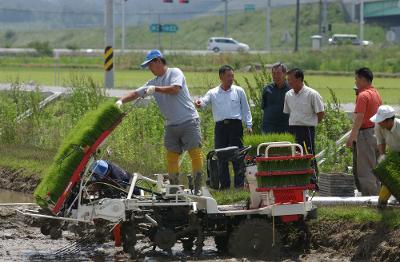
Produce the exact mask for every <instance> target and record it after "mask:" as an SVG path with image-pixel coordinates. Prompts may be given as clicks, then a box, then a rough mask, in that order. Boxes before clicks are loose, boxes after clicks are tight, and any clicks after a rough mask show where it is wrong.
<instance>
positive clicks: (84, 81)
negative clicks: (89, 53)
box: [66, 75, 105, 120]
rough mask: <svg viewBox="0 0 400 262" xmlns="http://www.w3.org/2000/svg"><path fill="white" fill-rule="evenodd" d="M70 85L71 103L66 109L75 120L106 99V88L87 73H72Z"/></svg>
mask: <svg viewBox="0 0 400 262" xmlns="http://www.w3.org/2000/svg"><path fill="white" fill-rule="evenodd" d="M67 85H68V86H70V92H71V95H70V100H69V101H70V103H68V105H67V107H66V110H67V111H68V112H69V114H70V115H71V116H72V119H73V120H78V119H80V118H81V117H82V115H83V114H84V113H85V112H87V111H89V110H93V109H95V108H97V107H98V105H99V104H101V103H102V102H104V101H105V90H104V88H103V87H101V86H100V85H99V84H98V83H96V82H95V81H94V80H93V78H91V77H88V76H86V75H71V76H70V78H69V82H68V83H67Z"/></svg>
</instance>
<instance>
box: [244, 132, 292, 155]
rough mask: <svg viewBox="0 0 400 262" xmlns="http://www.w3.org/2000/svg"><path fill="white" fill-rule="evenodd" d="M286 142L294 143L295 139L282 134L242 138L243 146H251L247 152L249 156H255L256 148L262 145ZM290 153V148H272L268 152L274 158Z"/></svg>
mask: <svg viewBox="0 0 400 262" xmlns="http://www.w3.org/2000/svg"><path fill="white" fill-rule="evenodd" d="M280 141H287V142H290V143H295V142H296V139H295V137H294V136H293V135H292V134H290V133H282V134H261V135H260V134H252V135H245V136H244V137H243V144H244V145H245V146H251V149H250V150H249V152H248V155H249V156H256V155H257V147H258V145H259V144H262V143H270V142H280ZM291 153H292V151H291V149H290V148H273V149H271V150H270V154H271V155H274V156H278V155H290V154H291Z"/></svg>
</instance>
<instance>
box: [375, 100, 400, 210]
mask: <svg viewBox="0 0 400 262" xmlns="http://www.w3.org/2000/svg"><path fill="white" fill-rule="evenodd" d="M395 113H396V112H395V110H394V108H393V107H391V106H388V105H382V106H380V107H379V108H378V111H377V113H376V114H375V115H374V116H372V117H371V118H370V120H371V122H374V123H375V124H376V125H375V136H376V140H377V144H378V151H379V157H378V163H380V162H382V161H383V160H384V159H385V152H386V146H387V147H388V148H389V149H390V150H391V151H395V152H400V119H397V118H395ZM390 196H391V193H390V191H389V189H388V188H387V187H386V186H384V185H382V186H381V189H380V191H379V199H378V206H379V207H381V208H382V207H385V206H386V205H387V202H388V200H389V198H390Z"/></svg>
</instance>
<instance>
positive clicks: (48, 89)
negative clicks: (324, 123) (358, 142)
mask: <svg viewBox="0 0 400 262" xmlns="http://www.w3.org/2000/svg"><path fill="white" fill-rule="evenodd" d="M35 88H36V86H35V85H29V84H27V85H24V86H23V88H22V90H26V91H34V90H35ZM10 89H11V84H7V83H0V91H5V90H10ZM40 90H41V91H42V92H45V93H68V92H70V91H71V88H70V87H61V86H40ZM130 91H132V90H127V89H107V90H106V95H107V96H109V97H121V96H123V95H125V94H126V93H128V92H130ZM196 98H197V97H193V99H196ZM340 107H341V109H342V110H343V111H345V112H348V113H349V112H353V110H354V103H346V104H341V105H340ZM392 107H393V108H394V109H395V110H396V111H397V112H400V106H399V105H392Z"/></svg>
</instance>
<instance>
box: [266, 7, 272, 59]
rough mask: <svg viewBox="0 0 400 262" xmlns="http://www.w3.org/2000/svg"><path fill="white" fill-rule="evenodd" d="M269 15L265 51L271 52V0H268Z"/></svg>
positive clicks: (267, 16) (267, 17)
mask: <svg viewBox="0 0 400 262" xmlns="http://www.w3.org/2000/svg"><path fill="white" fill-rule="evenodd" d="M266 11H267V15H266V29H265V50H266V51H271V37H270V35H271V0H267V10H266Z"/></svg>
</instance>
